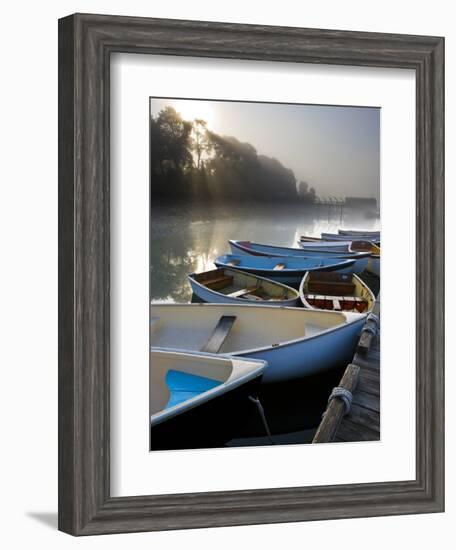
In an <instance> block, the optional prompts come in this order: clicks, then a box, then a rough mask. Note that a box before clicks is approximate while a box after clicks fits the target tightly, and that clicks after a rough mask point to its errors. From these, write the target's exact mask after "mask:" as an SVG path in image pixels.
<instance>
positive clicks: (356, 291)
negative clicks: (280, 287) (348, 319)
mask: <svg viewBox="0 0 456 550" xmlns="http://www.w3.org/2000/svg"><path fill="white" fill-rule="evenodd" d="M299 295H300V297H301V301H302V304H303V306H304V307H306V308H311V309H324V310H330V311H355V312H358V313H369V312H371V311H372V309H373V308H374V305H375V296H374V294H373V293H372V291H371V289H370V288H369V287H368V286H367V284H366V283H365V282H364V281H363V280H362V279H360V278H359V277H358V276H357V275H355V274H353V275H349V274H346V273H342V274H339V273H325V272H324V271H321V272H320V271H312V272H308V273H306V274H305V275H304V277H303V279H302V281H301V284H300V286H299Z"/></svg>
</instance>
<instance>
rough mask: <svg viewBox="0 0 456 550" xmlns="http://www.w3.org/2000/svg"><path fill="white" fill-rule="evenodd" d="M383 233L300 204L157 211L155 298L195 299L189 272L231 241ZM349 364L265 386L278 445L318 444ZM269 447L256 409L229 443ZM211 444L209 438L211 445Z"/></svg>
mask: <svg viewBox="0 0 456 550" xmlns="http://www.w3.org/2000/svg"><path fill="white" fill-rule="evenodd" d="M340 227H345V228H350V229H367V230H377V229H380V220H379V219H378V218H372V217H371V215H370V212H364V211H353V210H348V209H346V210H345V211H344V212H342V213H341V212H340V209H337V210H336V209H334V208H333V209H332V211H329V210H328V208H324V207H320V208H318V207H306V208H305V207H302V206H301V205H296V206H294V205H292V206H284V205H279V206H274V205H268V206H265V205H261V206H260V207H249V206H245V205H244V206H242V205H241V206H237V207H231V208H228V207H224V208H203V207H201V206H199V207H195V206H193V207H192V206H190V207H179V206H168V207H162V208H153V209H152V213H151V239H150V242H151V249H150V258H151V277H150V295H151V300H153V301H166V302H190V301H191V300H192V292H191V288H190V285H189V284H188V282H187V274H188V273H192V272H194V271H197V272H198V271H203V270H207V269H213V268H214V267H215V266H214V265H213V260H214V259H215V258H216V257H217V256H220V255H221V254H225V253H228V252H230V250H229V245H228V242H227V241H228V239H241V240H252V241H256V242H260V243H268V244H277V245H283V246H297V243H296V241H297V239H298V238H299V236H300V235H309V236H315V237H317V236H319V235H320V233H321V232H322V231H328V232H336V233H337V230H338V229H339V228H340ZM344 368H345V365H341V366H340V368H338V369H334V370H333V371H331V372H326V373H325V374H324V375H319V376H315V377H311V378H306V379H305V380H303V381H302V382H293V384H282V385H274V386H273V388H270V389H268V388H263V389H262V393H261V394H260V395H259V397H260V399H261V402H262V404H263V406H264V409H265V413H266V417H267V420H268V423H269V426H270V429H271V432H272V434H273V439H274V442H275V443H276V444H284V443H306V442H309V441H311V439H312V437H313V434H314V432H315V429H316V427H317V426H318V424H319V422H320V419H321V414H322V412H323V411H324V409H325V407H326V402H327V399H328V395H329V394H330V392H331V389H332V388H333V387H334V386H336V385H337V384H338V382H339V380H340V378H341V375H342V372H343V370H344ZM262 444H268V440H267V439H265V438H264V429H263V425H262V424H261V422H260V420H259V417H258V415H257V414H256V411H254V410H252V415H251V417H250V418H249V419H246V422H245V426H244V427H243V431H242V433H239V434H238V437H237V438H236V439H235V440H233V441H231V442H229V443H228V445H230V446H239V445H262ZM210 446H211V442H210V441H209V440H208V442H207V447H210Z"/></svg>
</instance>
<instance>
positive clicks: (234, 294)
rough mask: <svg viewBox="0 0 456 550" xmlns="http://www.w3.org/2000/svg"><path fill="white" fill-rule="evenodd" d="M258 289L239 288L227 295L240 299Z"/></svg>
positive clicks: (253, 287) (254, 287) (252, 287)
mask: <svg viewBox="0 0 456 550" xmlns="http://www.w3.org/2000/svg"><path fill="white" fill-rule="evenodd" d="M257 288H258V287H256V286H251V287H247V288H241V289H239V290H235V291H234V292H231V293H230V294H227V296H229V297H230V298H240V297H241V296H244V295H245V294H250V293H251V292H254V291H255V290H256V289H257Z"/></svg>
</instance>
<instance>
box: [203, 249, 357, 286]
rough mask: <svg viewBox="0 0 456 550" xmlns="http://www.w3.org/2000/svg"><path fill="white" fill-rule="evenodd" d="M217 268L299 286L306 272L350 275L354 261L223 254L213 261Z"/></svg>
mask: <svg viewBox="0 0 456 550" xmlns="http://www.w3.org/2000/svg"><path fill="white" fill-rule="evenodd" d="M214 263H215V265H216V266H217V267H231V268H235V269H240V270H242V271H247V272H248V273H253V274H254V275H259V276H260V277H266V278H268V279H272V280H273V281H278V282H280V283H283V284H299V283H300V281H301V279H302V278H303V277H304V274H305V273H306V271H312V270H318V271H340V272H345V273H352V271H353V266H354V264H355V261H354V260H333V259H327V258H309V259H307V258H298V257H295V256H288V257H284V256H247V255H243V254H224V255H223V256H219V257H218V258H217V259H216V260H215V261H214Z"/></svg>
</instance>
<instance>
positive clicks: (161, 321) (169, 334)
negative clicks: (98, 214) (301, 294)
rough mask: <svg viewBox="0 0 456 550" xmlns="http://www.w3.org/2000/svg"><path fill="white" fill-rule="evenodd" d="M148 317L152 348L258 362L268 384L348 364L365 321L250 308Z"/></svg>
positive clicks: (190, 309)
mask: <svg viewBox="0 0 456 550" xmlns="http://www.w3.org/2000/svg"><path fill="white" fill-rule="evenodd" d="M150 313H151V325H150V343H151V346H153V348H155V347H159V348H178V349H182V350H193V351H197V350H204V351H210V352H219V353H224V354H229V355H230V356H234V357H248V358H252V359H261V360H263V361H266V362H267V363H268V366H267V367H266V370H265V371H264V374H263V377H262V379H261V382H262V383H266V384H268V383H274V382H284V381H287V380H294V379H298V378H303V377H305V376H308V375H312V374H317V373H320V372H323V371H325V370H329V369H331V368H334V367H336V366H340V365H344V364H346V363H348V362H350V361H351V359H352V358H353V354H354V352H355V348H356V345H357V342H358V339H359V336H360V334H361V330H362V327H363V326H364V323H365V320H366V315H365V314H362V313H351V312H348V311H347V312H335V311H319V310H312V309H304V308H289V307H273V306H256V305H250V304H248V305H229V304H151V308H150ZM153 348H152V349H153Z"/></svg>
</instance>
